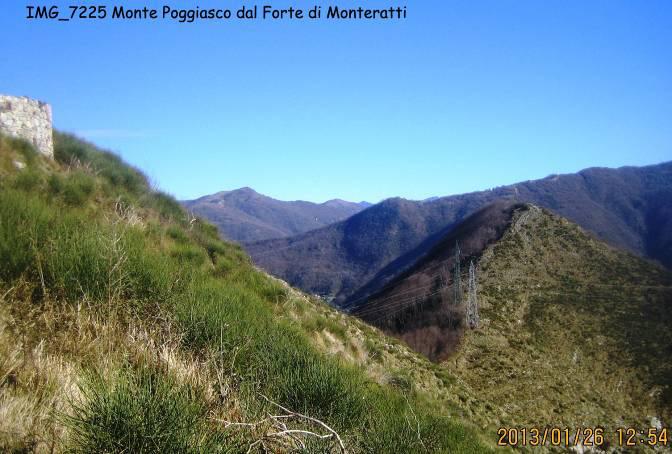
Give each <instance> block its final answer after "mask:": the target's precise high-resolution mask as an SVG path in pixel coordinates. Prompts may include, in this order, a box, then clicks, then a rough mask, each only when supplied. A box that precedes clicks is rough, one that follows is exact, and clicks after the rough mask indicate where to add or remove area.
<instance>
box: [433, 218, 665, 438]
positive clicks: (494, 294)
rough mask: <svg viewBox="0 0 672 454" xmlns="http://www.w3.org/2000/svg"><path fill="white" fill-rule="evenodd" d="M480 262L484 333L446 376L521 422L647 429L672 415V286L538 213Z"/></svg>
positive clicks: (470, 340) (469, 341) (660, 272)
mask: <svg viewBox="0 0 672 454" xmlns="http://www.w3.org/2000/svg"><path fill="white" fill-rule="evenodd" d="M517 216H518V217H517V221H516V223H515V225H514V227H513V228H512V229H511V230H509V231H508V232H507V233H506V234H505V235H504V237H503V239H502V240H501V241H500V242H498V243H497V244H496V245H494V246H493V247H491V248H489V249H488V250H487V251H486V253H485V254H484V256H483V258H482V260H481V262H480V264H479V272H480V276H479V288H480V303H481V305H482V309H481V312H482V313H481V316H482V318H483V327H482V328H481V329H480V330H477V331H473V332H469V333H468V334H467V336H466V337H465V339H464V341H463V344H462V347H461V349H460V351H459V352H458V354H457V355H456V356H455V357H454V358H452V359H450V360H448V361H447V362H446V363H445V364H444V367H446V368H447V369H448V370H450V371H451V372H453V373H455V374H457V375H458V376H459V377H461V378H462V379H463V380H464V381H465V382H466V383H467V384H468V385H469V386H470V387H471V388H472V389H473V390H474V391H475V392H476V393H477V394H478V395H479V396H481V397H482V398H483V399H485V400H488V401H491V402H493V403H494V405H496V406H497V407H498V409H499V410H500V411H501V412H502V413H503V414H505V415H507V416H508V418H510V420H512V421H514V422H516V423H517V424H527V425H528V427H529V426H537V427H538V426H540V425H541V426H544V425H553V426H558V425H561V426H569V427H576V426H588V427H594V426H596V425H602V426H606V427H612V428H613V427H615V426H620V425H634V427H649V425H650V424H651V421H650V420H651V417H653V416H656V417H658V418H661V417H662V419H663V420H667V421H669V420H670V416H671V413H670V409H671V408H672V405H671V404H672V399H671V397H672V386H671V385H672V364H670V362H669V361H668V360H666V358H667V357H669V352H670V351H672V331H670V330H669V326H670V322H672V310H671V309H672V307H671V306H670V305H671V304H672V289H671V286H672V277H671V275H670V273H669V272H668V271H665V270H664V269H662V268H660V267H658V266H656V265H654V264H651V263H649V262H645V261H644V260H641V259H639V258H636V257H634V256H632V255H629V254H626V253H623V252H620V251H617V250H614V249H612V248H610V247H608V246H606V245H605V244H603V243H601V242H598V241H595V240H594V239H592V237H591V236H589V235H587V234H586V233H585V232H584V231H582V230H581V229H580V228H579V227H577V226H576V225H574V224H572V223H570V222H568V221H566V220H564V219H562V218H558V217H556V216H553V215H550V214H548V213H547V212H546V211H542V210H539V209H537V208H534V207H533V208H530V209H528V210H527V211H523V212H521V213H519V214H518V215H517Z"/></svg>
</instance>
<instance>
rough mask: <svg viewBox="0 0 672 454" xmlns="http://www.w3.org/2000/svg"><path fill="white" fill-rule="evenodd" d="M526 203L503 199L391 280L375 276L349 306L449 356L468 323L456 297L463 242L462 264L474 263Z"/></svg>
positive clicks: (436, 355)
mask: <svg viewBox="0 0 672 454" xmlns="http://www.w3.org/2000/svg"><path fill="white" fill-rule="evenodd" d="M524 206H525V205H522V204H514V203H510V202H505V201H500V202H496V203H493V204H491V205H489V206H487V207H485V208H483V209H481V210H479V211H477V212H476V213H474V214H473V215H471V216H469V217H468V218H467V219H466V220H464V221H463V222H461V223H460V224H459V225H458V226H456V227H455V228H453V229H451V230H450V231H449V232H448V233H446V234H445V235H444V236H443V237H442V238H441V239H440V240H438V241H437V242H436V243H435V245H434V246H433V247H432V249H431V250H429V251H428V252H427V253H426V254H425V255H424V256H423V257H422V258H421V259H420V260H418V261H417V262H416V263H415V264H413V266H411V267H410V268H409V269H407V270H406V271H405V272H403V273H401V274H400V275H398V276H395V277H394V278H393V279H389V280H387V279H384V277H385V276H384V275H383V277H381V276H380V275H379V276H377V277H376V278H374V279H373V280H372V281H371V282H370V283H369V284H367V285H366V286H364V287H363V288H362V289H361V290H360V292H358V293H356V294H355V297H356V299H353V304H352V305H351V306H350V307H349V310H350V311H351V313H352V314H354V315H356V316H357V317H360V318H361V319H363V320H365V321H366V322H367V323H370V324H372V325H374V326H377V327H379V328H381V329H383V330H384V331H386V332H388V333H389V334H392V335H394V336H397V337H399V338H401V339H403V340H404V341H405V342H406V343H407V344H408V345H409V346H411V348H413V349H414V350H416V351H418V352H420V353H422V354H424V355H425V356H427V357H428V358H430V359H432V360H440V359H442V358H445V357H447V355H448V354H450V353H451V352H452V351H454V349H455V348H456V346H457V344H458V342H459V338H460V336H461V334H462V331H463V327H464V322H463V318H464V315H465V314H464V310H463V309H464V308H463V307H462V305H458V304H456V302H455V298H456V297H455V275H454V267H455V263H456V252H457V247H458V246H459V249H460V262H461V264H462V265H463V266H465V267H468V266H469V263H470V261H471V260H477V259H478V257H480V256H481V254H482V253H483V251H484V250H485V248H486V247H487V246H489V245H490V244H493V243H494V242H496V241H497V240H499V239H500V237H501V236H502V235H503V234H504V232H505V231H506V229H507V228H509V226H510V223H511V220H512V218H513V215H514V213H515V212H516V210H517V209H521V207H524ZM466 269H467V268H465V270H466ZM463 280H464V279H463ZM465 283H466V281H465ZM358 295H361V296H358Z"/></svg>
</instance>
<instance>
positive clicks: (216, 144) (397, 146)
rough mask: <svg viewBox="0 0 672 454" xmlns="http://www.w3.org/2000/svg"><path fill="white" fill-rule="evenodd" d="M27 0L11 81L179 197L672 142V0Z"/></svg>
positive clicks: (374, 188) (345, 189) (331, 184)
mask: <svg viewBox="0 0 672 454" xmlns="http://www.w3.org/2000/svg"><path fill="white" fill-rule="evenodd" d="M54 3H56V4H60V5H63V6H65V5H68V4H71V3H72V2H59V1H55V2H54ZM95 3H96V4H106V5H114V4H124V5H127V6H132V7H133V6H135V7H137V6H142V5H145V4H146V5H148V6H154V7H160V6H161V5H163V4H164V3H165V4H169V5H172V6H174V7H175V8H178V7H182V8H188V7H194V6H196V5H197V4H198V5H199V6H200V7H202V8H207V7H212V6H219V7H224V8H233V9H235V8H237V7H239V6H240V5H241V4H243V3H245V4H253V3H254V2H249V1H248V2H244V1H242V0H241V1H237V2H235V1H229V0H203V1H200V2H197V1H196V0H165V2H159V1H154V0H145V1H144V2H142V1H130V0H126V1H123V0H117V1H116V2H112V1H109V0H100V1H98V2H95ZM267 3H269V4H272V5H274V6H277V7H282V6H289V5H291V4H293V5H295V6H297V7H304V8H309V7H310V6H312V5H314V4H315V2H309V1H304V0H295V1H294V2H288V1H283V2H278V3H275V2H270V1H269V2H267ZM318 3H319V2H318ZM259 4H260V5H263V4H265V3H264V2H260V3H259ZM321 4H323V5H329V4H338V5H341V6H346V7H347V6H352V5H358V4H360V3H358V2H353V1H349V0H340V1H339V0H333V1H332V2H321ZM25 5H26V2H25V1H23V0H4V1H3V2H2V6H0V37H1V42H2V47H1V51H0V93H7V94H16V95H28V96H31V97H36V98H40V99H43V100H45V101H47V102H49V103H51V104H52V105H53V108H54V122H55V126H56V127H57V128H58V129H61V130H65V131H70V132H75V133H77V134H79V135H81V136H83V137H85V138H87V139H89V140H91V141H93V142H95V143H96V144H99V145H101V146H104V147H106V148H109V149H111V150H113V151H115V152H117V153H119V154H120V155H121V156H123V157H124V159H126V160H127V161H129V162H131V163H133V164H135V165H137V166H138V167H140V168H141V169H142V170H143V171H145V173H147V174H148V175H149V176H150V178H151V179H152V180H153V181H154V183H155V184H156V185H157V186H158V187H160V188H161V189H163V190H165V191H167V192H169V193H172V194H173V195H175V196H177V197H178V198H194V197H197V196H200V195H204V194H207V193H212V192H216V191H220V190H226V189H233V188H237V187H241V186H250V187H253V188H255V189H256V190H257V191H259V192H262V193H265V194H268V195H270V196H273V197H276V198H279V199H283V200H294V199H303V200H311V201H318V202H321V201H324V200H327V199H331V198H336V197H338V198H343V199H348V200H356V201H359V200H368V201H374V202H375V201H378V200H381V199H384V198H387V197H392V196H402V197H405V198H410V199H422V198H426V197H430V196H436V195H449V194H454V193H462V192H467V191H473V190H479V189H487V188H490V187H494V186H498V185H502V184H508V183H514V182H516V181H520V180H527V179H534V178H542V177H545V176H546V175H549V174H552V173H565V172H574V171H577V170H580V169H582V168H585V167H591V166H609V167H615V166H622V165H646V164H653V163H658V162H662V161H668V160H672V54H671V52H672V51H671V49H672V3H671V2H669V1H667V0H663V1H655V0H650V1H646V2H642V1H636V0H631V1H620V0H591V1H585V0H580V1H576V0H563V1H560V0H552V1H542V0H538V1H525V0H490V1H459V2H457V1H455V2H453V1H422V2H421V1H416V2H409V3H406V4H405V3H394V2H393V1H392V2H383V1H379V0H372V1H366V2H364V1H362V2H361V5H363V6H368V7H371V8H373V7H389V6H391V5H395V6H396V5H401V6H403V5H406V6H408V14H409V17H408V19H406V20H405V21H395V22H366V21H361V22H336V21H326V20H323V21H319V22H309V21H301V22H270V21H266V22H262V21H256V22H239V21H228V22H210V23H205V22H200V23H195V24H178V23H174V22H166V21H157V22H115V21H106V22H100V21H91V22H70V23H59V22H56V21H28V20H25V19H24V16H25ZM110 7H111V6H110ZM64 9H66V8H64Z"/></svg>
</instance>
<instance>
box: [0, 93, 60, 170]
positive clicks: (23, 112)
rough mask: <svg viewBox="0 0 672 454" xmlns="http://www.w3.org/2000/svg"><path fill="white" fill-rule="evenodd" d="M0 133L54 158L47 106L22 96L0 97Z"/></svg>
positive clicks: (48, 106)
mask: <svg viewBox="0 0 672 454" xmlns="http://www.w3.org/2000/svg"><path fill="white" fill-rule="evenodd" d="M0 132H2V133H3V134H7V135H10V136H14V137H20V138H22V139H25V140H27V141H29V142H30V143H32V144H33V145H34V146H35V148H37V150H38V151H39V152H40V153H42V154H44V155H45V156H48V157H50V158H52V157H53V156H54V142H53V130H52V118H51V106H50V105H49V104H46V103H44V102H41V101H37V100H34V99H30V98H26V97H23V96H21V97H18V96H7V95H0Z"/></svg>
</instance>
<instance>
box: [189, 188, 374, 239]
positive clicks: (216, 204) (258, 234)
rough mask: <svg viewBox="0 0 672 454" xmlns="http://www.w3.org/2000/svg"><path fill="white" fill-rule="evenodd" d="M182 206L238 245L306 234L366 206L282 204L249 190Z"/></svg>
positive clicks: (338, 202) (338, 201) (334, 201)
mask: <svg viewBox="0 0 672 454" xmlns="http://www.w3.org/2000/svg"><path fill="white" fill-rule="evenodd" d="M181 203H182V205H183V206H185V207H186V208H187V209H188V210H190V211H192V212H193V213H195V214H197V215H199V216H203V217H204V218H206V219H208V220H209V221H211V222H212V223H214V224H215V225H216V226H217V228H218V229H219V231H220V233H221V234H222V236H223V237H225V238H227V239H229V240H233V241H238V242H241V243H243V242H250V241H259V240H263V239H272V238H282V237H287V236H292V235H296V234H299V233H303V232H307V231H309V230H313V229H316V228H319V227H322V226H324V225H328V224H331V223H334V222H337V221H340V220H342V219H345V218H347V217H349V216H351V215H353V214H355V213H358V212H359V211H361V210H362V209H364V208H366V205H365V203H366V202H359V203H355V202H348V201H345V200H341V199H331V200H328V201H326V202H323V203H313V202H307V201H303V200H294V201H282V200H277V199H274V198H272V197H268V196H266V195H263V194H260V193H258V192H257V191H255V190H254V189H252V188H250V187H243V188H239V189H234V190H231V191H220V192H217V193H214V194H210V195H205V196H202V197H199V198H197V199H193V200H185V201H182V202H181Z"/></svg>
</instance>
